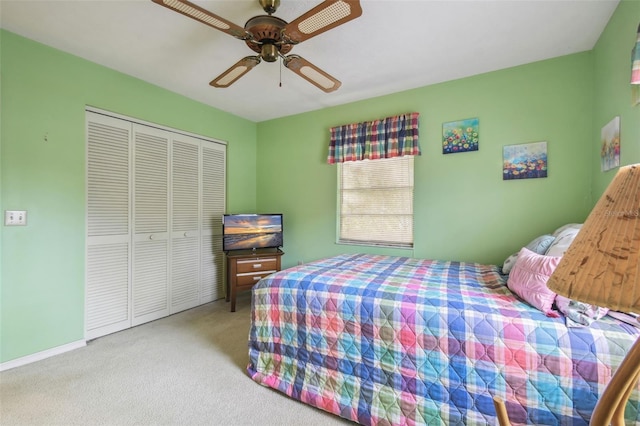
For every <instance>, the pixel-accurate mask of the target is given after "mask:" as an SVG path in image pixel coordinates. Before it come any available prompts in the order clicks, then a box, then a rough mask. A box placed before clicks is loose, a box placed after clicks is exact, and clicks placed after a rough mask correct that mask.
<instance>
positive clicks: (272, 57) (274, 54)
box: [260, 43, 279, 62]
mask: <svg viewBox="0 0 640 426" xmlns="http://www.w3.org/2000/svg"><path fill="white" fill-rule="evenodd" d="M278 56H279V54H278V48H277V47H276V46H275V45H274V44H272V43H265V44H263V45H262V48H261V49H260V57H261V58H262V59H263V60H265V61H267V62H275V61H277V60H278Z"/></svg>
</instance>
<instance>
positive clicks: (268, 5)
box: [259, 0, 280, 15]
mask: <svg viewBox="0 0 640 426" xmlns="http://www.w3.org/2000/svg"><path fill="white" fill-rule="evenodd" d="M259 1H260V6H262V9H263V10H264V11H265V12H267V13H268V14H269V15H271V14H272V13H276V10H277V9H278V6H280V0H259Z"/></svg>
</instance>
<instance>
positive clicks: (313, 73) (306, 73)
mask: <svg viewBox="0 0 640 426" xmlns="http://www.w3.org/2000/svg"><path fill="white" fill-rule="evenodd" d="M283 61H284V66H285V67H287V68H289V69H290V70H291V71H293V72H295V73H296V74H298V75H299V76H300V77H302V78H304V79H305V80H307V81H308V82H309V83H311V84H313V85H314V86H316V87H317V88H319V89H320V90H322V91H324V92H327V93H329V92H333V91H334V90H338V88H339V87H340V85H341V84H342V83H340V81H338V80H336V79H335V78H334V77H332V76H330V75H329V74H327V73H326V72H324V71H322V70H321V69H320V68H318V67H316V66H315V65H313V64H312V63H311V62H309V61H307V60H306V59H304V58H302V57H300V56H298V55H289V56H285V57H284V58H283Z"/></svg>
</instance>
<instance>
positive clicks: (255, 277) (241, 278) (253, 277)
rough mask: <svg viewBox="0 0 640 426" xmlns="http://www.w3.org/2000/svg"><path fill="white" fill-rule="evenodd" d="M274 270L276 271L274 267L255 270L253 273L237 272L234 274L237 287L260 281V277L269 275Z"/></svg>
mask: <svg viewBox="0 0 640 426" xmlns="http://www.w3.org/2000/svg"><path fill="white" fill-rule="evenodd" d="M274 272H276V271H275V269H274V270H271V271H261V272H255V273H247V274H238V275H236V285H237V286H238V287H244V286H247V285H254V284H256V283H257V282H258V281H260V279H261V278H262V277H266V276H267V275H271V274H273V273H274Z"/></svg>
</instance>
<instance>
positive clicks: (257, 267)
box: [236, 257, 277, 274]
mask: <svg viewBox="0 0 640 426" xmlns="http://www.w3.org/2000/svg"><path fill="white" fill-rule="evenodd" d="M276 262H277V259H276V258H275V257H260V258H255V259H242V260H238V261H236V271H237V273H238V274H244V273H247V272H260V271H271V272H273V271H275V270H276V269H277V268H276Z"/></svg>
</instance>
